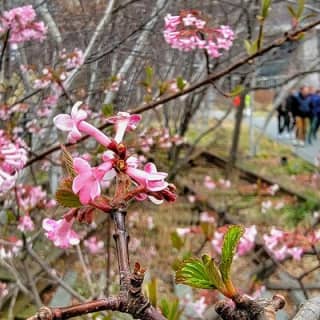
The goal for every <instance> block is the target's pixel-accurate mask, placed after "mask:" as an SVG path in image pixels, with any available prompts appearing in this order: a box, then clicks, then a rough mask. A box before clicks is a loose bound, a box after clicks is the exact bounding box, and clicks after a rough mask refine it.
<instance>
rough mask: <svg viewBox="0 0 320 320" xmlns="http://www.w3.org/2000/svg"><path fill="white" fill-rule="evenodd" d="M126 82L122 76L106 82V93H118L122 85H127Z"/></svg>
mask: <svg viewBox="0 0 320 320" xmlns="http://www.w3.org/2000/svg"><path fill="white" fill-rule="evenodd" d="M126 82H127V81H126V80H124V79H122V78H121V77H120V76H112V77H111V78H110V79H109V80H107V81H106V83H105V85H104V92H105V93H107V92H117V91H119V89H120V86H121V84H126Z"/></svg>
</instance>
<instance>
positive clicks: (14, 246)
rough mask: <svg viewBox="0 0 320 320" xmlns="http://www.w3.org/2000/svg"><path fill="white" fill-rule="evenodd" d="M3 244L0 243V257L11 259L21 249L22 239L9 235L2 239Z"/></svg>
mask: <svg viewBox="0 0 320 320" xmlns="http://www.w3.org/2000/svg"><path fill="white" fill-rule="evenodd" d="M3 243H4V244H2V245H0V259H11V258H13V257H14V256H16V255H18V254H19V252H20V251H21V249H22V246H23V243H22V240H20V239H17V238H16V237H10V238H9V239H7V240H4V241H3Z"/></svg>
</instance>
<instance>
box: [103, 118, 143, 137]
mask: <svg viewBox="0 0 320 320" xmlns="http://www.w3.org/2000/svg"><path fill="white" fill-rule="evenodd" d="M107 120H108V122H110V123H113V124H114V125H115V127H116V135H115V137H114V140H115V141H116V142H118V143H120V142H121V141H122V140H123V136H124V134H125V132H126V131H131V130H134V129H135V128H136V125H137V123H138V122H139V121H140V120H141V116H140V115H138V114H132V115H130V113H128V112H118V114H117V115H116V116H114V117H110V118H108V119H107Z"/></svg>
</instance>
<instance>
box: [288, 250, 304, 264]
mask: <svg viewBox="0 0 320 320" xmlns="http://www.w3.org/2000/svg"><path fill="white" fill-rule="evenodd" d="M288 254H289V255H291V256H292V258H293V259H294V260H298V261H300V260H301V258H302V255H303V248H300V247H292V248H289V249H288Z"/></svg>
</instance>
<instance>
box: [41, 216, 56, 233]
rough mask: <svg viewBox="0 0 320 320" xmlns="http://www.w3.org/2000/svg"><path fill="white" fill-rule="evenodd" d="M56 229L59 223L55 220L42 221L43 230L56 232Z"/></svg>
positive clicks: (46, 219)
mask: <svg viewBox="0 0 320 320" xmlns="http://www.w3.org/2000/svg"><path fill="white" fill-rule="evenodd" d="M56 227H57V221H55V220H53V219H49V218H45V219H44V220H43V221H42V228H43V229H44V230H46V231H48V232H50V231H54V230H55V228H56Z"/></svg>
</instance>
